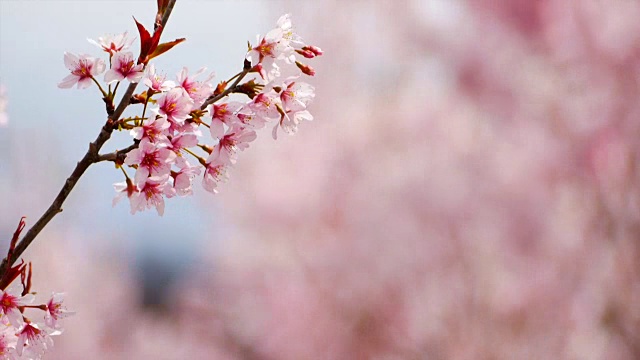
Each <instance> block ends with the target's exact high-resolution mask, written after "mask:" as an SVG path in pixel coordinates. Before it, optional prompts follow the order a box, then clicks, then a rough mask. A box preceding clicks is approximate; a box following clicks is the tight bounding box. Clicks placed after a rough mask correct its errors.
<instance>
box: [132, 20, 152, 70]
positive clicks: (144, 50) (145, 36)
mask: <svg viewBox="0 0 640 360" xmlns="http://www.w3.org/2000/svg"><path fill="white" fill-rule="evenodd" d="M133 20H134V21H135V22H136V26H137V27H138V33H140V56H139V57H138V64H140V63H142V62H145V61H144V60H145V58H146V57H147V55H149V52H150V51H151V50H150V49H151V46H152V40H151V34H149V32H148V31H147V29H145V28H144V26H143V25H142V24H140V23H139V22H138V20H136V18H135V17H134V18H133ZM154 36H155V34H154ZM156 43H157V42H156Z"/></svg>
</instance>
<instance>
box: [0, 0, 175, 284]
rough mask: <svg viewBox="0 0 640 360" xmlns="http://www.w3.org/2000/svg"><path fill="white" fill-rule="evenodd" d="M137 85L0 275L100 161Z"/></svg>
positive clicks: (131, 87) (1, 266)
mask: <svg viewBox="0 0 640 360" xmlns="http://www.w3.org/2000/svg"><path fill="white" fill-rule="evenodd" d="M175 2H176V0H169V5H168V6H167V9H166V10H165V13H164V14H163V16H162V28H164V27H165V26H166V24H167V21H168V20H169V15H171V11H172V10H173V6H174V5H175ZM137 85H138V84H137V83H131V84H129V87H128V88H127V91H126V92H125V94H124V95H123V96H122V99H121V100H120V103H119V104H118V107H117V108H116V109H115V111H114V112H113V114H111V115H110V116H109V117H108V118H107V122H106V123H105V124H104V126H103V127H102V129H101V130H100V134H98V137H97V138H96V139H95V140H94V141H93V142H92V143H90V144H89V149H88V150H87V152H86V154H84V156H83V157H82V159H81V160H80V161H79V162H78V164H76V167H75V169H73V172H72V173H71V175H70V176H69V177H68V178H67V181H65V183H64V185H63V186H62V189H60V192H59V193H58V195H57V196H56V198H55V199H54V200H53V202H52V203H51V205H50V206H49V208H48V209H47V211H45V212H44V214H42V216H41V217H40V219H38V221H36V223H35V224H33V226H31V228H29V231H27V233H26V234H25V235H24V237H23V238H22V240H20V242H19V243H18V245H17V246H16V248H15V250H14V252H13V256H12V258H11V259H10V260H7V259H6V258H5V260H4V261H3V262H2V264H0V275H2V274H5V273H6V271H7V269H8V268H9V267H10V266H11V265H12V264H13V263H14V262H15V260H16V259H18V258H19V257H20V255H22V253H23V252H24V251H25V250H26V249H27V247H29V245H30V244H31V243H32V242H33V240H34V239H35V238H36V236H38V234H39V233H40V231H42V229H44V227H45V226H46V225H47V224H48V223H49V221H51V219H53V218H54V217H55V216H56V215H57V214H59V213H60V212H62V204H63V203H64V201H65V200H66V199H67V197H68V196H69V194H70V193H71V190H73V188H74V186H75V185H76V183H77V182H78V180H80V177H81V176H82V175H83V174H84V172H85V171H87V169H88V168H89V166H91V165H92V164H94V163H96V162H98V161H100V155H99V153H98V152H99V151H100V149H101V148H102V146H103V145H104V144H105V143H106V142H107V141H108V140H109V138H111V133H112V132H113V130H114V124H115V122H116V121H117V120H118V118H119V117H120V115H122V113H123V112H124V110H125V109H126V108H127V106H128V105H129V102H130V100H131V96H132V95H133V92H134V91H135V89H136V87H137Z"/></svg>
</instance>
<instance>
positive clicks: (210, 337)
mask: <svg viewBox="0 0 640 360" xmlns="http://www.w3.org/2000/svg"><path fill="white" fill-rule="evenodd" d="M269 4H270V6H271V5H272V3H271V2H269ZM281 5H282V4H281V3H278V6H281ZM284 5H285V6H283V8H285V9H286V11H287V12H291V13H293V14H294V18H295V19H296V24H297V26H298V27H300V28H298V29H295V33H301V34H305V39H308V40H313V42H314V44H315V43H317V44H318V45H319V46H320V47H321V48H322V50H323V51H325V55H324V58H323V61H322V62H318V63H317V64H314V66H315V67H317V71H318V73H319V74H330V75H327V76H324V75H323V76H318V77H315V78H311V79H310V80H309V83H310V85H311V86H313V87H314V88H315V93H316V94H317V96H316V97H315V100H314V101H315V103H314V104H313V105H311V106H310V111H311V112H312V113H313V114H314V118H315V119H317V120H318V121H316V120H314V121H313V122H310V123H306V124H305V126H304V129H301V130H300V131H298V133H297V135H296V137H294V138H289V137H285V138H284V139H280V140H278V143H277V146H273V142H272V141H271V139H269V137H268V136H264V135H263V136H262V137H259V138H258V139H257V140H256V141H255V143H254V144H252V150H254V151H245V152H242V153H241V154H240V156H242V161H238V165H237V167H236V168H235V169H234V174H233V177H234V181H232V182H230V183H229V184H225V185H224V187H225V188H224V191H222V194H220V195H218V196H217V197H215V198H213V199H210V200H206V202H205V200H203V204H204V205H205V206H210V207H209V209H207V210H206V211H205V210H203V213H204V214H207V215H206V216H209V214H211V212H215V214H213V215H210V216H209V217H208V218H207V220H211V221H213V220H215V223H214V224H213V225H210V231H209V232H207V236H208V238H207V240H208V241H207V243H208V244H209V246H208V248H206V249H203V250H200V252H199V253H200V255H201V257H202V259H201V262H200V263H198V264H197V266H196V267H195V268H192V269H191V270H188V269H184V268H180V270H179V271H180V272H181V273H180V279H181V280H180V281H177V282H171V285H170V286H168V289H164V293H165V294H168V295H166V296H167V297H166V299H165V300H164V301H165V304H166V307H165V310H160V311H164V312H160V313H159V312H157V311H158V310H157V309H156V310H149V309H148V308H146V307H144V304H145V303H147V302H148V301H147V300H144V301H143V297H144V296H148V295H146V294H141V292H143V291H144V292H147V290H145V289H144V288H145V287H144V286H141V284H139V283H137V282H136V277H135V276H134V275H133V271H132V269H130V268H129V265H128V263H127V255H126V254H125V253H126V252H125V250H122V249H119V250H116V249H113V248H112V249H110V250H109V251H102V249H100V250H95V249H94V250H89V251H86V253H81V252H80V250H78V248H77V247H73V246H71V245H72V242H70V240H69V239H70V238H74V237H75V238H78V237H80V235H79V234H76V233H74V232H73V231H72V230H69V233H54V232H50V233H49V234H48V236H49V238H48V239H47V240H48V241H56V242H57V244H59V246H56V247H53V248H45V247H44V246H43V247H39V248H34V249H33V257H34V263H39V264H41V265H40V266H41V268H43V269H48V273H47V274H44V272H40V274H41V275H39V276H40V278H39V279H38V281H39V282H40V283H43V284H47V280H51V282H50V283H51V287H52V289H43V290H44V291H45V292H46V291H47V290H54V286H55V288H61V286H59V285H57V284H71V285H72V286H69V287H68V288H66V287H65V291H66V292H67V293H68V294H69V295H68V297H67V298H68V299H69V301H70V302H71V303H72V304H70V305H69V308H72V309H74V310H77V312H78V315H76V316H75V317H72V318H70V319H69V321H68V322H67V323H66V324H67V325H66V327H67V328H68V330H67V331H66V333H65V336H64V337H61V338H60V342H59V343H58V342H56V347H55V348H54V349H53V350H52V351H51V353H50V355H51V358H52V359H86V358H87V356H90V357H91V358H92V359H120V358H123V357H126V358H136V359H157V358H163V359H179V358H190V359H594V360H595V359H615V360H618V359H620V360H627V359H628V360H633V359H638V358H640V331H639V330H638V329H640V307H639V306H638V304H640V261H638V259H640V242H638V238H639V237H640V166H639V165H640V162H639V161H638V156H639V155H640V140H639V139H640V137H639V136H638V134H640V101H638V98H640V87H639V86H638V79H639V78H638V74H640V72H639V71H640V58H638V56H637V55H638V54H637V53H638V50H637V49H639V48H640V29H639V28H638V27H639V24H640V23H639V22H638V21H637V14H638V11H639V10H640V5H639V3H638V2H635V1H628V0H612V1H606V2H605V1H566V0H546V1H528V0H512V1H509V0H503V1H494V0H450V1H449V0H433V1H420V0H413V1H406V2H391V1H384V0H378V1H368V2H360V1H358V2H335V1H321V0H319V1H314V2H293V1H289V2H284ZM274 6H275V5H274ZM280 11H281V9H280V8H278V9H277V11H276V9H274V12H277V13H280ZM336 14H339V16H337V15H336ZM265 22H266V20H265ZM275 35H278V34H275ZM275 35H274V34H271V35H270V36H275ZM261 39H262V38H261ZM264 40H265V44H267V43H268V41H269V38H268V37H265V38H264ZM265 50H266V48H263V49H261V48H257V49H254V51H255V55H256V57H258V58H259V57H260V56H261V55H262V56H267V55H268V54H267V53H266V51H265ZM299 54H300V53H299ZM300 55H302V56H300V57H299V58H302V57H303V56H304V54H300ZM254 60H256V59H254ZM267 70H268V72H269V73H268V74H267V75H266V76H272V73H273V72H274V71H275V70H277V69H275V68H273V67H269V68H268V69H267ZM212 110H215V109H212ZM177 116H179V114H178V115H177ZM219 120H220V122H221V123H224V121H226V120H225V118H224V117H223V116H222V114H221V115H220V119H219ZM269 130H271V129H269ZM269 130H267V131H269ZM212 131H213V130H212ZM258 131H264V129H261V130H258ZM218 135H220V134H218ZM267 143H268V144H267ZM222 155H225V154H218V156H222ZM232 155H235V153H231V152H230V153H229V154H226V156H229V157H232ZM43 165H44V164H43ZM224 174H225V172H224V171H223V169H221V168H220V167H218V166H216V164H215V163H209V164H208V167H207V169H206V171H205V172H203V175H206V176H205V181H208V180H206V179H210V180H211V179H213V180H211V181H209V182H208V185H207V186H205V187H206V188H207V189H208V190H210V191H215V190H216V186H217V184H218V181H219V180H222V179H224V178H225V176H224ZM26 180H27V181H28V178H27V179H26ZM143 205H144V204H143ZM206 223H207V224H209V223H210V221H207V222H206ZM185 226H187V224H185ZM92 240H95V239H92ZM110 240H111V239H110ZM127 240H128V239H127ZM180 240H181V239H176V241H180ZM87 242H88V241H86V242H85V241H83V244H84V243H87ZM45 249H46V250H45ZM68 254H72V256H68ZM80 254H82V255H83V256H80ZM63 256H65V259H67V261H65V262H61V261H58V260H56V259H60V258H62V257H63ZM77 269H83V271H77ZM176 271H178V270H176ZM47 276H48V277H49V279H46V278H45V277H47ZM63 280H64V282H63ZM96 284H99V286H96ZM150 293H153V291H150ZM122 324H126V325H127V326H126V331H123V330H122V329H123V328H122Z"/></svg>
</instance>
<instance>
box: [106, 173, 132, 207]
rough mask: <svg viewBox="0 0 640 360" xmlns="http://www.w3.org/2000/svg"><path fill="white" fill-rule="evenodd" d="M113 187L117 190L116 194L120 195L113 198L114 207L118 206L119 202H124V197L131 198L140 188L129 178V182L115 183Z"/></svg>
mask: <svg viewBox="0 0 640 360" xmlns="http://www.w3.org/2000/svg"><path fill="white" fill-rule="evenodd" d="M113 187H114V188H115V190H116V192H117V193H118V194H117V195H116V196H115V197H114V198H113V203H112V205H113V206H116V204H118V202H119V201H120V200H122V198H123V197H125V196H126V197H128V198H131V196H132V195H133V194H134V193H136V192H138V191H139V190H138V187H137V186H136V185H135V184H134V183H133V182H132V181H131V179H129V178H127V180H126V181H125V182H121V183H115V184H113Z"/></svg>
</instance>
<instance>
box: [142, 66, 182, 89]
mask: <svg viewBox="0 0 640 360" xmlns="http://www.w3.org/2000/svg"><path fill="white" fill-rule="evenodd" d="M166 78H167V77H166V76H165V75H159V74H157V73H156V67H155V65H154V64H151V65H149V66H148V67H147V75H146V76H145V77H144V80H142V82H143V84H145V86H148V87H149V88H150V89H151V90H153V91H154V92H166V91H169V90H171V89H173V88H174V87H175V86H176V83H175V82H173V81H171V80H166Z"/></svg>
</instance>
